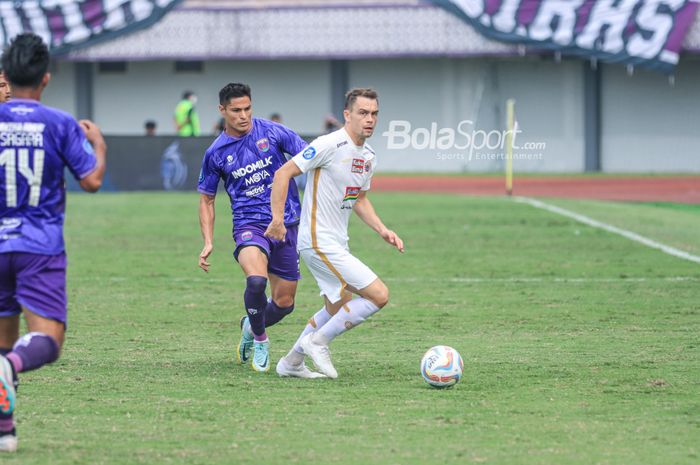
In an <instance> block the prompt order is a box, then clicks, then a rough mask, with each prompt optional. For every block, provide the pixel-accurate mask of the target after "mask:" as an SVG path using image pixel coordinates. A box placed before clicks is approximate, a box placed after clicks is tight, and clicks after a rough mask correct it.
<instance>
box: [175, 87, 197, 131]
mask: <svg viewBox="0 0 700 465" xmlns="http://www.w3.org/2000/svg"><path fill="white" fill-rule="evenodd" d="M196 104H197V96H196V95H195V94H194V92H192V91H191V90H186V91H185V92H184V93H183V94H182V100H180V102H179V103H178V104H177V106H176V107H175V130H176V131H177V135H178V136H180V137H193V136H194V137H196V136H199V134H200V132H201V131H200V127H199V115H198V114H197V108H196Z"/></svg>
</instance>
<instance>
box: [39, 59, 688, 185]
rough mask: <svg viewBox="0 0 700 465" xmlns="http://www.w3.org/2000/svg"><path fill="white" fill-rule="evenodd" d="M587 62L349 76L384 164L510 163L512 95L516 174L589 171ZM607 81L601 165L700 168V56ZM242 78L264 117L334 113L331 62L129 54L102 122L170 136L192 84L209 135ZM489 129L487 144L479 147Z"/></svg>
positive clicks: (65, 103)
mask: <svg viewBox="0 0 700 465" xmlns="http://www.w3.org/2000/svg"><path fill="white" fill-rule="evenodd" d="M585 66H588V64H587V63H585V62H582V61H579V60H564V61H562V62H555V61H554V60H552V59H551V58H549V59H548V58H539V57H522V58H502V57H491V58H486V57H484V58H416V59H411V58H405V59H395V58H394V59H371V60H369V59H364V60H361V59H358V60H352V61H350V62H349V83H350V85H351V86H373V87H375V88H377V89H378V91H379V93H380V100H381V114H380V124H379V127H378V130H377V132H376V133H375V136H374V137H373V138H372V140H371V143H372V145H373V146H374V147H375V149H376V150H377V151H378V152H379V153H380V158H379V159H380V162H379V165H378V168H379V170H380V171H385V172H386V171H391V172H401V171H403V172H488V171H499V170H501V169H502V167H503V164H504V150H503V145H502V141H501V144H498V142H499V140H498V138H499V137H502V136H503V131H504V130H505V129H506V128H505V114H504V107H505V102H506V100H507V99H508V98H514V99H515V100H516V114H517V121H518V130H519V131H520V132H519V133H518V135H517V138H516V145H518V146H519V147H520V148H519V149H516V160H515V162H514V166H515V170H516V171H520V172H581V171H583V169H584V151H585V150H584V103H585V102H584V91H583V85H584V82H583V70H584V67H585ZM74 79H75V71H74V64H72V63H68V62H62V63H59V64H58V67H57V69H56V70H54V77H53V81H52V83H51V85H50V87H49V88H48V89H47V92H46V94H45V103H47V104H49V105H53V106H57V107H59V108H63V109H65V110H67V111H69V112H71V113H75V110H76V105H75V100H76V89H75V84H74ZM601 79H602V81H601V88H602V95H601V126H602V140H601V153H602V156H601V159H602V160H601V161H602V163H601V165H602V169H603V171H606V172H637V173H639V172H700V155H698V154H697V151H695V150H694V147H697V146H698V144H699V143H700V134H698V132H697V131H693V129H694V128H693V125H694V123H695V122H696V121H698V120H700V110H698V107H697V102H700V88H698V87H697V85H695V83H697V82H700V61H699V60H697V59H692V58H689V59H684V60H682V61H681V65H680V66H679V68H678V71H677V73H676V80H675V85H673V86H671V85H669V81H668V79H667V78H666V77H665V76H663V75H659V74H655V73H650V72H646V71H637V72H636V73H634V74H633V75H632V76H629V75H628V74H627V72H626V70H625V68H624V67H621V66H615V65H605V66H603V67H602V75H601ZM234 80H240V81H244V82H248V83H250V84H251V85H252V86H253V92H254V104H255V107H254V110H255V113H256V115H258V116H261V117H268V116H269V115H270V114H271V113H273V112H278V113H281V114H282V116H283V118H284V122H285V124H287V125H288V126H290V127H292V128H294V129H295V130H297V131H298V132H300V133H303V134H319V133H320V132H321V131H322V124H323V119H324V117H325V116H326V115H327V114H329V113H331V112H333V110H334V109H333V108H331V107H332V103H331V102H332V96H331V62H330V61H328V60H297V61H294V60H284V61H260V60H248V61H207V62H204V67H203V71H202V72H175V71H174V62H172V61H153V62H131V63H129V64H128V68H127V71H126V72H123V73H119V72H118V73H109V72H107V73H106V72H101V71H99V70H98V69H97V65H94V110H93V118H94V119H95V120H96V121H97V122H98V123H99V124H100V125H101V127H102V128H103V130H104V132H105V133H106V134H109V135H115V136H116V135H140V134H142V133H143V123H144V121H145V120H147V119H154V120H156V121H157V122H158V133H159V134H161V135H168V134H173V132H174V128H173V124H172V112H173V109H174V107H175V104H176V103H177V101H178V100H179V98H180V95H181V93H182V91H183V90H185V89H191V90H194V91H195V92H196V93H197V95H198V96H199V102H198V108H199V112H200V118H201V121H202V129H203V132H204V134H207V133H212V131H213V127H214V125H215V123H216V121H217V120H218V118H219V115H218V112H217V111H216V106H217V103H218V102H217V92H218V90H219V88H221V87H222V85H224V84H225V83H227V82H230V81H234ZM392 121H394V122H396V121H407V122H409V123H410V125H411V132H410V134H409V135H410V136H414V137H415V140H414V141H412V142H411V143H410V144H409V145H408V146H407V147H401V148H396V146H397V145H399V146H400V145H401V144H396V143H394V144H392V143H391V142H392V138H391V137H390V135H389V129H390V127H391V124H392V123H391V122H392ZM465 121H467V122H468V123H464V122H465ZM460 124H461V126H460ZM416 128H423V129H420V130H419V131H418V132H416ZM458 128H461V129H463V130H465V131H464V132H465V133H467V134H468V135H470V136H471V137H474V138H476V139H479V140H477V141H476V143H472V144H471V146H470V147H468V148H460V147H463V146H464V141H465V136H462V135H459V134H457V137H456V139H459V137H461V139H459V140H455V143H454V144H452V145H450V144H449V143H445V144H442V145H440V144H437V142H438V139H439V136H440V135H442V134H444V133H439V131H440V130H445V131H449V130H450V129H451V130H453V131H454V132H456V131H457V130H458ZM404 129H405V125H404ZM431 132H432V134H433V136H432V139H431V134H430V133H431ZM404 134H408V133H407V132H406V131H405V130H404ZM499 135H500V136H499ZM484 137H489V138H490V142H489V144H490V147H480V148H479V146H480V145H482V144H483V139H484ZM401 139H402V140H405V136H404V137H401ZM397 140H398V139H397V138H396V137H395V138H394V139H393V141H394V142H396V141H397ZM444 141H445V140H443V142H444ZM414 142H417V143H414ZM447 142H449V141H447ZM472 142H474V141H472ZM526 144H527V145H526ZM404 145H405V144H404ZM426 145H427V146H426ZM438 145H440V146H438ZM456 146H458V147H456ZM116 156H119V155H116Z"/></svg>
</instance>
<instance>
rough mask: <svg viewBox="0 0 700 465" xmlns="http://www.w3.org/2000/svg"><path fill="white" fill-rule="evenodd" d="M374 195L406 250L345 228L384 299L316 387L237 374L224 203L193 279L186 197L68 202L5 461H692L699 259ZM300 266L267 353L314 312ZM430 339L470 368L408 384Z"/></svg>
mask: <svg viewBox="0 0 700 465" xmlns="http://www.w3.org/2000/svg"><path fill="white" fill-rule="evenodd" d="M372 199H373V200H374V203H375V206H376V208H377V210H378V211H379V213H380V214H381V216H382V217H383V218H384V220H385V222H386V223H387V225H389V226H390V227H392V228H393V229H395V230H396V231H397V232H398V233H399V234H401V235H402V237H403V238H404V240H405V241H406V250H407V252H406V254H405V255H400V254H398V253H397V252H395V251H393V250H391V248H390V247H389V246H388V245H387V244H385V243H384V242H383V241H382V240H381V239H379V238H378V237H376V235H374V233H373V232H371V231H370V230H369V229H368V228H366V227H364V226H363V225H361V224H360V223H359V221H357V219H356V218H353V221H352V225H351V232H350V236H351V238H352V239H351V247H352V248H353V251H354V252H355V253H356V254H357V255H358V256H359V257H360V258H361V259H363V260H364V261H365V262H366V263H367V264H369V265H370V266H371V267H373V268H374V269H375V271H376V272H377V273H378V274H379V275H380V276H381V277H382V278H384V279H385V281H386V282H387V284H388V285H389V287H390V289H391V292H392V300H391V302H390V303H389V305H388V306H387V307H386V308H385V309H384V310H382V311H381V312H379V313H378V314H377V315H375V317H373V318H372V319H371V320H370V321H368V322H367V323H365V324H364V325H363V326H362V327H360V328H358V329H357V330H354V331H351V332H349V333H347V334H346V335H344V336H342V337H340V338H339V339H338V340H337V341H335V342H334V344H333V347H332V349H333V355H334V360H335V364H336V367H337V368H338V371H339V374H340V378H339V379H338V380H335V381H330V380H294V379H292V380H290V379H280V378H278V377H277V376H276V375H275V374H274V373H273V372H271V373H269V374H267V375H260V374H256V373H254V372H253V371H252V370H251V368H250V367H249V366H240V365H238V364H237V363H235V362H234V360H235V355H234V350H235V343H236V341H237V337H238V330H237V322H238V318H239V317H240V315H241V314H242V312H243V307H242V303H241V299H242V293H243V286H244V280H243V277H242V274H241V272H240V270H239V269H238V268H237V266H236V265H235V263H234V262H233V260H232V259H231V252H232V240H231V238H230V209H229V206H228V204H227V202H226V201H225V199H224V196H220V198H219V199H218V201H217V213H218V219H217V225H216V239H215V250H214V255H213V256H212V258H211V262H212V271H211V273H210V274H209V275H205V274H204V273H203V272H201V271H200V270H198V268H197V267H196V263H197V256H198V254H199V251H200V250H201V245H202V244H201V239H200V236H199V229H198V222H197V204H198V196H197V195H196V194H165V193H150V194H143V193H138V194H117V195H115V194H111V195H110V194H99V195H98V196H94V197H91V196H88V195H71V196H70V197H69V209H68V218H67V227H66V229H67V239H68V250H69V262H70V267H69V296H70V330H69V333H68V338H67V341H66V346H65V350H64V354H63V357H62V358H61V360H60V361H59V362H57V363H56V364H55V365H53V366H51V367H48V368H45V369H42V370H39V371H36V372H32V373H27V374H25V375H24V376H23V377H22V385H21V389H20V398H19V406H18V413H17V416H18V420H19V434H20V451H19V452H18V453H17V454H16V455H14V456H3V457H2V463H3V465H4V464H8V465H11V464H22V465H29V464H47V463H51V464H83V463H84V464H154V463H159V464H160V463H166V464H167V463H183V464H207V465H211V464H232V463H246V464H250V463H267V464H278V463H279V464H288V463H306V464H308V463H322V464H326V463H329V464H357V463H362V464H382V465H385V464H425V463H494V464H496V463H497V464H563V463H566V464H592V463H600V464H608V463H609V464H621V463H627V464H632V463H634V464H656V463H658V464H669V463H674V464H683V463H688V464H691V463H697V462H698V456H699V454H700V451H699V450H698V444H699V443H700V421H699V418H700V398H699V397H698V392H699V388H700V384H699V383H700V382H699V375H700V347H699V346H700V344H699V341H698V334H699V332H700V317H699V315H700V290H699V288H700V286H699V284H700V266H698V265H697V264H694V263H691V262H686V261H683V260H680V259H678V258H674V257H671V256H667V255H664V254H663V253H661V252H658V251H656V250H651V249H648V248H646V247H644V246H642V245H639V244H636V243H634V242H631V241H629V240H627V239H624V238H621V237H618V236H615V235H611V234H609V233H606V232H604V231H600V230H596V229H592V228H589V227H586V226H584V225H581V224H578V223H575V222H574V221H572V220H569V219H567V218H562V217H559V216H556V215H553V214H551V213H548V212H545V211H541V210H537V209H535V208H532V207H530V206H527V205H522V204H517V203H515V202H512V201H510V200H507V199H500V198H470V197H460V196H438V195H409V194H375V195H373V196H372ZM565 203H566V205H565V206H566V208H570V209H574V210H576V209H577V207H579V206H580V207H581V210H582V211H581V213H585V214H588V215H591V216H593V217H594V218H595V217H596V212H600V213H601V215H602V214H610V209H611V208H612V207H615V205H613V204H610V203H604V202H584V203H581V204H580V205H579V204H576V203H575V202H570V201H566V202H565ZM616 205H620V204H616ZM647 208H657V209H658V214H659V215H662V216H663V218H664V221H665V223H664V225H665V228H666V229H668V230H671V229H673V228H674V224H678V225H682V227H683V228H688V227H693V230H694V231H698V230H700V216H699V215H696V214H694V213H693V214H692V216H688V215H689V214H688V213H687V212H685V211H683V210H675V209H672V208H659V207H653V206H649V205H636V204H624V208H622V207H620V208H617V207H615V208H613V210H615V211H614V212H613V213H614V215H612V216H614V217H615V218H617V219H618V220H620V221H623V220H624V224H621V225H620V224H618V226H622V227H626V228H629V229H632V230H634V229H635V226H642V224H637V225H635V224H634V223H635V221H637V220H638V219H639V218H642V219H644V218H646V216H645V215H646V212H645V211H642V213H640V210H639V209H642V210H644V209H647ZM583 210H585V211H583ZM600 219H604V218H600ZM640 221H642V220H640ZM676 222H677V223H676ZM679 227H681V226H679ZM651 232H653V231H651ZM652 238H654V239H657V240H662V239H663V238H661V237H652ZM679 240H682V241H688V240H690V241H692V240H693V237H686V236H683V237H681V238H679ZM694 241H695V242H694V243H693V244H691V245H692V246H693V247H697V246H698V244H697V242H698V241H700V238H698V237H697V235H695V238H694ZM302 268H303V266H302ZM303 271H304V279H303V280H302V282H301V284H300V290H299V294H298V299H297V305H296V307H297V310H296V311H295V312H294V313H293V314H292V315H291V316H290V317H289V318H287V319H286V320H284V321H283V322H282V323H280V324H279V325H277V326H275V327H273V328H271V329H270V330H269V333H268V334H269V335H270V337H271V341H272V356H273V363H276V361H277V360H278V359H279V357H281V356H282V355H283V354H284V353H286V351H287V350H288V349H289V348H290V346H291V344H292V343H293V341H294V340H295V339H296V337H297V335H298V333H299V331H300V330H301V328H302V327H303V325H304V323H305V321H306V319H307V318H308V317H309V316H310V315H311V314H312V313H313V312H315V311H316V310H317V309H318V308H319V305H320V299H319V297H318V291H317V287H316V284H315V282H314V281H313V279H312V278H311V277H310V275H309V274H308V273H307V272H306V270H305V269H303ZM437 344H447V345H451V346H453V347H455V348H456V349H457V350H458V351H460V353H461V354H462V356H463V358H464V361H465V375H464V379H463V381H462V382H461V383H460V384H458V385H457V386H456V387H455V388H453V389H449V390H435V389H431V388H429V387H428V386H427V385H426V384H425V383H424V382H423V381H422V379H421V377H420V374H419V361H420V358H421V356H422V355H423V352H424V351H425V350H427V349H428V348H429V347H431V346H432V345H437Z"/></svg>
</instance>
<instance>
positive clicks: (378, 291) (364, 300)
mask: <svg viewBox="0 0 700 465" xmlns="http://www.w3.org/2000/svg"><path fill="white" fill-rule="evenodd" d="M357 292H358V293H359V294H360V295H361V296H362V297H356V298H354V299H352V300H351V301H349V302H347V303H345V304H343V305H342V307H341V308H340V309H339V310H338V311H337V312H336V313H335V315H333V317H332V318H331V319H330V320H329V321H328V323H326V324H325V325H323V327H322V328H320V329H319V330H318V331H316V332H314V333H311V334H308V335H306V336H305V337H304V339H302V340H301V347H302V349H303V350H304V353H305V354H306V355H308V356H309V357H311V359H312V360H313V361H314V364H315V365H316V367H317V368H318V369H319V371H321V373H323V374H325V375H327V376H328V377H329V378H336V377H337V376H338V372H337V371H336V370H335V367H334V366H333V363H332V362H331V353H330V350H329V349H328V345H329V344H330V343H331V341H332V340H333V339H335V338H336V337H338V336H340V335H341V334H343V333H344V332H345V331H348V330H350V329H352V328H355V327H357V326H358V325H360V324H362V323H363V322H364V321H365V320H366V319H367V318H369V317H370V316H372V315H373V314H375V313H377V312H378V311H379V310H380V309H381V308H382V307H384V306H385V305H386V304H387V302H388V301H389V289H387V287H386V285H385V284H384V283H383V282H382V281H381V280H379V279H376V280H374V282H372V284H370V285H369V286H367V287H366V288H364V289H360V290H359V291H357Z"/></svg>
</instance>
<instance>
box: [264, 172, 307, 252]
mask: <svg viewBox="0 0 700 465" xmlns="http://www.w3.org/2000/svg"><path fill="white" fill-rule="evenodd" d="M300 174H301V170H300V169H299V167H298V166H297V165H296V163H294V161H292V160H289V161H288V162H287V163H285V164H284V165H282V167H281V168H280V169H278V170H277V171H276V172H275V178H274V180H273V181H272V193H271V194H270V208H271V210H272V221H271V222H270V224H269V225H268V226H267V230H266V231H265V236H266V237H270V238H272V239H275V240H278V241H283V240H284V237H285V235H286V234H287V228H286V227H285V226H284V205H285V203H286V202H287V192H288V191H289V180H290V179H292V178H293V177H295V176H299V175H300Z"/></svg>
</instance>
